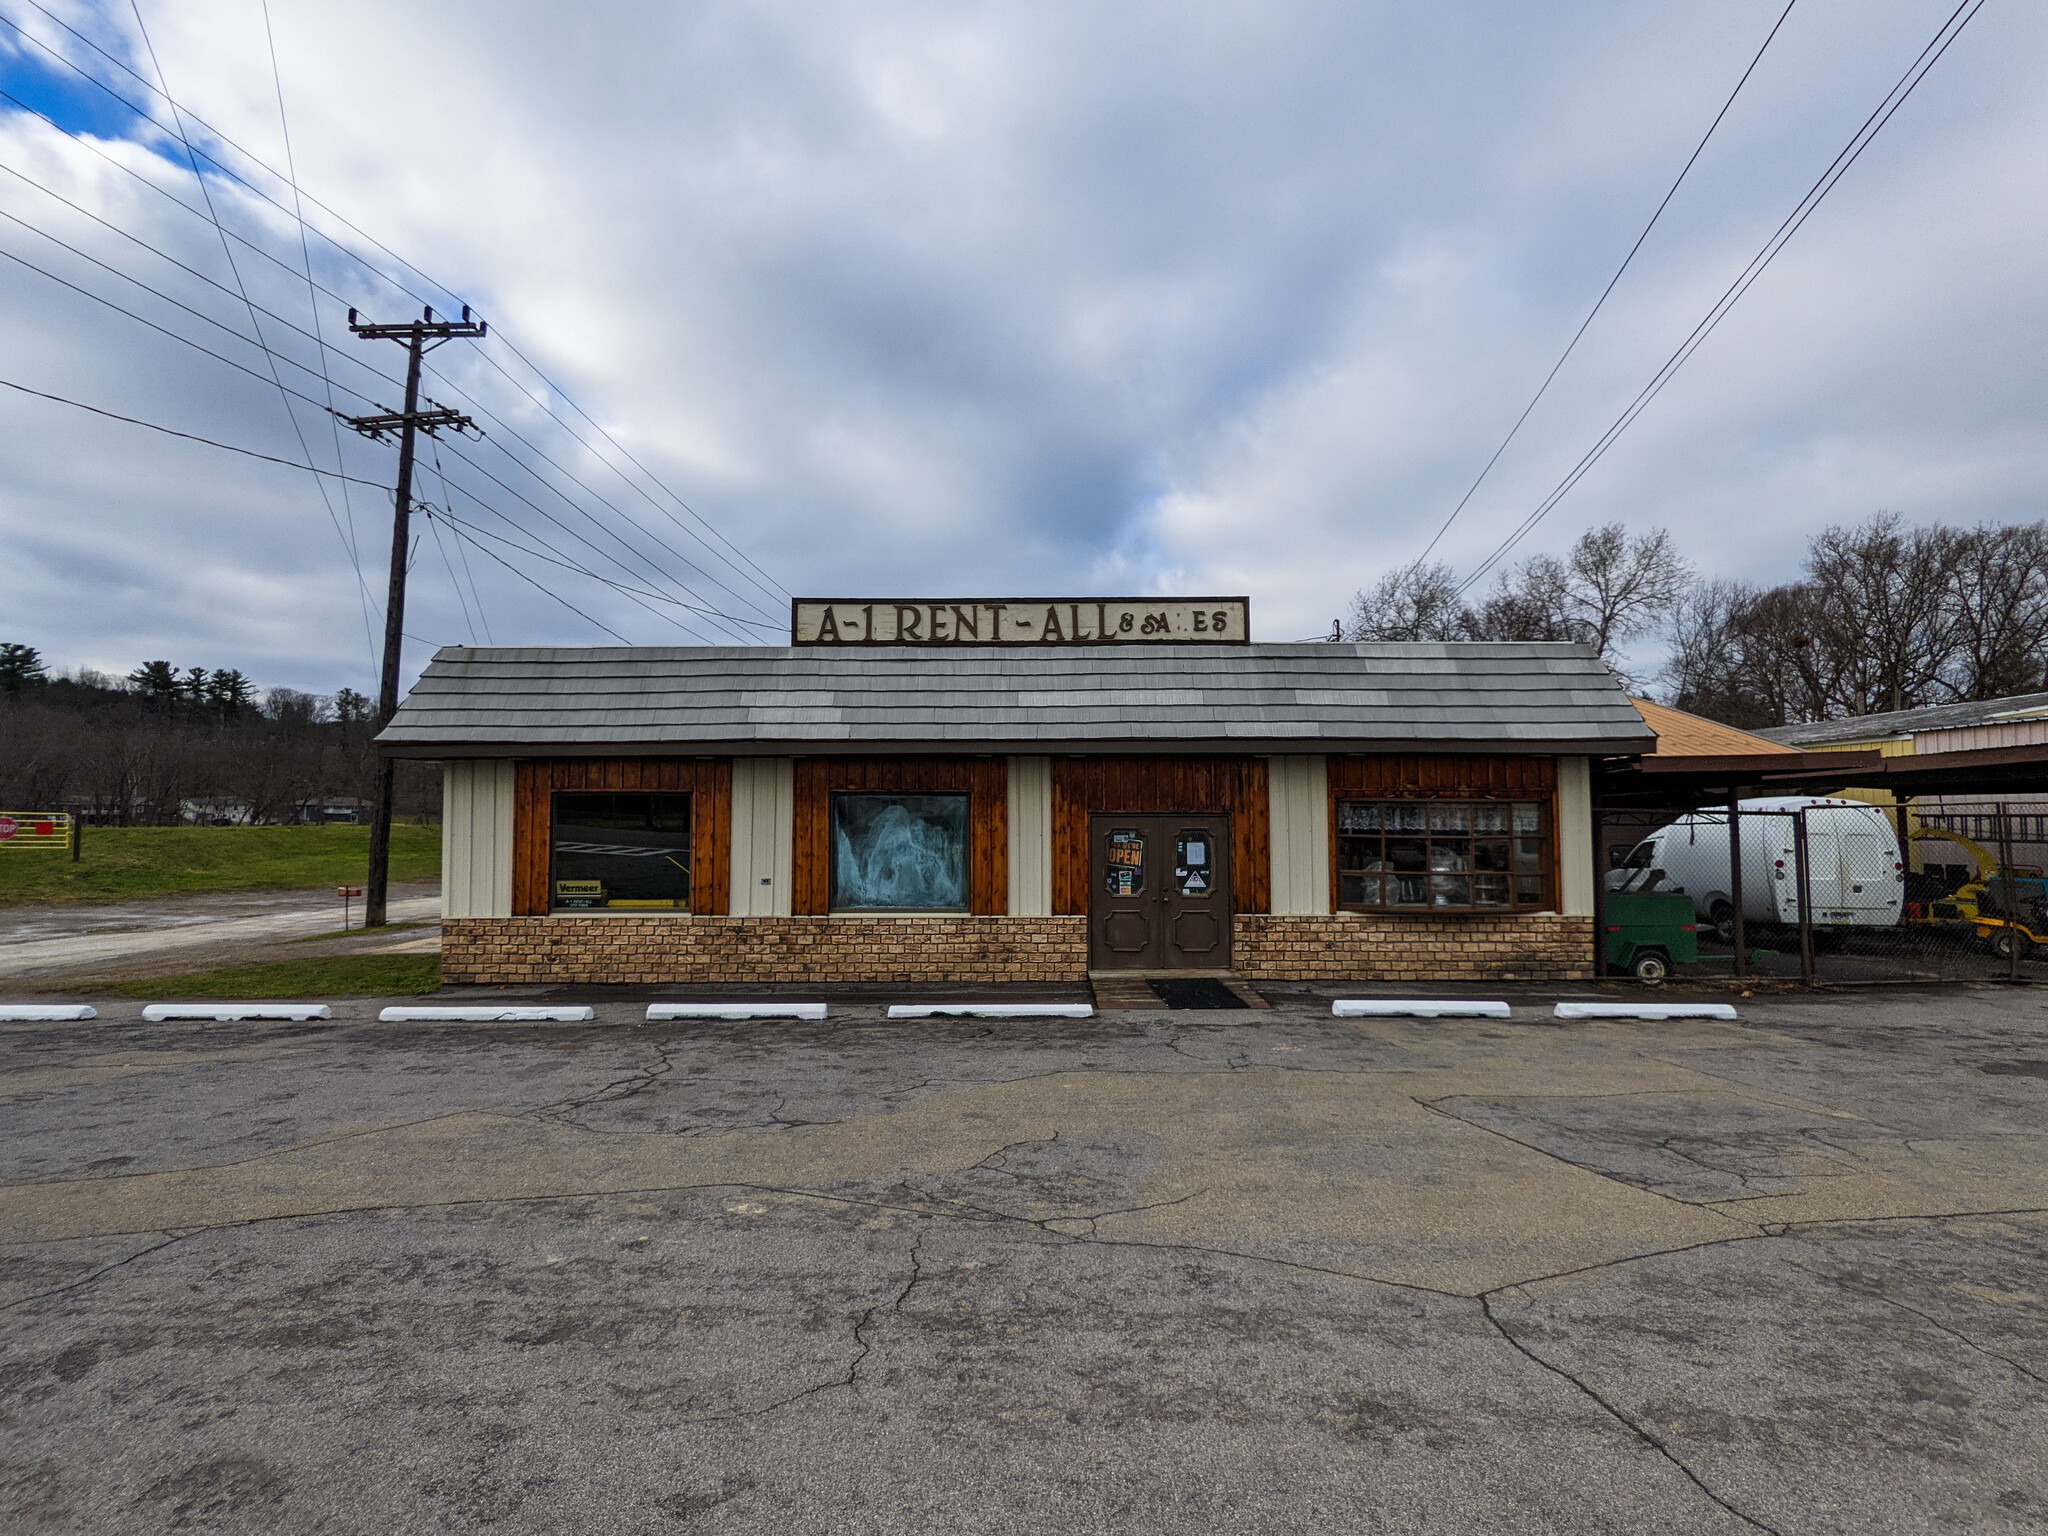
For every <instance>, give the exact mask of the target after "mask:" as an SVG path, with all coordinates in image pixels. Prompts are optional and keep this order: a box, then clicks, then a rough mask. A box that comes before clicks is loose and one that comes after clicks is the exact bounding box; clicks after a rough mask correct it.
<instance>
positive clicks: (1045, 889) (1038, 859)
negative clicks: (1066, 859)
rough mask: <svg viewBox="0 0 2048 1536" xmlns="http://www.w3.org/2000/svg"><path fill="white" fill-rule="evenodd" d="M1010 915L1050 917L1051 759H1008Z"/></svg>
mask: <svg viewBox="0 0 2048 1536" xmlns="http://www.w3.org/2000/svg"><path fill="white" fill-rule="evenodd" d="M1010 916H1012V917H1051V916H1052V759H1051V758H1049V757H1013V758H1011V759H1010Z"/></svg>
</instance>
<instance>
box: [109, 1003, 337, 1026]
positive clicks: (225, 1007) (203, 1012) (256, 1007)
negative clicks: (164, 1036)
mask: <svg viewBox="0 0 2048 1536" xmlns="http://www.w3.org/2000/svg"><path fill="white" fill-rule="evenodd" d="M142 1016H143V1018H144V1019H146V1020H148V1021H149V1022H150V1023H152V1024H161V1023H163V1022H164V1021H165V1020H167V1019H211V1020H212V1021H213V1022H214V1023H216V1024H230V1023H233V1022H235V1021H236V1020H238V1019H286V1020H289V1021H291V1022H292V1023H294V1024H302V1023H304V1022H305V1021H306V1020H308V1019H326V1018H332V1017H333V1010H331V1009H330V1008H329V1007H328V1006H327V1005H326V1004H325V1003H151V1004H150V1005H149V1006H148V1007H147V1008H145V1009H143V1010H142Z"/></svg>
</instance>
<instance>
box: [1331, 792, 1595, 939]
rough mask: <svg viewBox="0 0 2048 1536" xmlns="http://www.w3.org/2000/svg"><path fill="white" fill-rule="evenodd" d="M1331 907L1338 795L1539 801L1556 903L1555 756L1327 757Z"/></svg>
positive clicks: (1334, 902)
mask: <svg viewBox="0 0 2048 1536" xmlns="http://www.w3.org/2000/svg"><path fill="white" fill-rule="evenodd" d="M1329 780H1330V909H1331V910H1332V911H1335V910H1337V908H1338V907H1339V905H1340V902H1339V901H1338V890H1337V857H1336V854H1337V802H1338V801H1339V800H1379V799H1386V800H1540V801H1542V802H1543V804H1544V805H1545V807H1546V808H1547V809H1546V813H1545V821H1546V823H1547V825H1546V827H1545V835H1546V836H1547V837H1549V839H1550V866H1551V867H1550V870H1549V873H1548V876H1547V880H1548V885H1549V890H1548V892H1547V900H1546V903H1545V904H1546V905H1548V906H1555V905H1556V902H1557V893H1558V891H1559V889H1560V888H1561V885H1562V882H1563V871H1562V870H1561V869H1560V868H1559V860H1560V857H1561V855H1560V851H1559V848H1558V836H1557V832H1558V822H1557V759H1556V758H1553V757H1482V756H1477V755H1474V756H1463V755H1460V756H1448V755H1447V756H1416V757H1337V756H1332V757H1331V758H1330V760H1329Z"/></svg>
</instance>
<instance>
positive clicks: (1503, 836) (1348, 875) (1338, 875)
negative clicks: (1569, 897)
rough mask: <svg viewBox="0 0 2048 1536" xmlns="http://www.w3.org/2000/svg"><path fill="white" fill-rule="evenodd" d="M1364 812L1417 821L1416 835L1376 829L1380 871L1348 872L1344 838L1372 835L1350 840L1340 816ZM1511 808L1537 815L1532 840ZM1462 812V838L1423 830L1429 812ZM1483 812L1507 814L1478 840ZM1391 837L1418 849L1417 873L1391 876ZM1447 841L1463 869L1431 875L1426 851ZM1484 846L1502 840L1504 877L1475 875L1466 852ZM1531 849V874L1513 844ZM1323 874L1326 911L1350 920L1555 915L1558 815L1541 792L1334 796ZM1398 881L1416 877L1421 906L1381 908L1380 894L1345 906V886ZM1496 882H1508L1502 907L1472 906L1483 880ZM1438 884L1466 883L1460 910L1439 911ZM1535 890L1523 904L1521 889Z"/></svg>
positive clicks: (1501, 872) (1456, 833) (1448, 831)
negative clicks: (1528, 885)
mask: <svg viewBox="0 0 2048 1536" xmlns="http://www.w3.org/2000/svg"><path fill="white" fill-rule="evenodd" d="M1362 805H1371V806H1379V807H1383V808H1387V807H1395V806H1398V807H1401V808H1402V809H1403V811H1405V812H1408V813H1409V814H1411V815H1412V814H1415V813H1419V817H1420V820H1421V823H1422V825H1421V827H1420V828H1417V829H1413V830H1412V831H1411V830H1409V829H1400V831H1399V833H1396V832H1393V831H1390V830H1388V829H1386V828H1384V827H1383V828H1382V830H1381V831H1380V833H1379V834H1378V835H1379V836H1380V837H1381V838H1382V840H1383V841H1382V850H1383V851H1382V859H1381V868H1380V869H1378V870H1372V869H1365V868H1353V867H1351V866H1349V865H1347V864H1346V862H1345V857H1344V844H1345V840H1346V839H1347V838H1351V837H1359V836H1372V835H1373V834H1372V833H1369V832H1367V833H1361V832H1349V833H1347V832H1346V831H1345V830H1344V812H1345V808H1346V807H1347V806H1362ZM1517 806H1533V807H1534V808H1535V811H1536V827H1537V830H1536V831H1535V832H1534V833H1533V834H1531V833H1526V832H1517V831H1516V830H1515V810H1514V808H1515V807H1517ZM1439 807H1461V808H1463V810H1464V812H1465V820H1466V829H1465V830H1464V831H1462V832H1460V831H1455V830H1452V829H1449V828H1443V829H1437V828H1433V827H1432V826H1431V825H1430V822H1431V811H1432V808H1439ZM1482 807H1484V808H1488V809H1492V808H1504V809H1506V811H1507V818H1508V826H1507V829H1506V830H1505V831H1504V832H1494V833H1481V832H1479V831H1477V830H1476V828H1475V826H1474V822H1475V820H1476V817H1475V815H1474V813H1475V812H1477V811H1478V810H1479V809H1481V808H1482ZM1393 835H1403V836H1405V837H1407V838H1409V839H1412V840H1419V841H1421V842H1422V844H1423V845H1424V846H1423V855H1422V866H1421V868H1419V869H1404V870H1400V871H1398V872H1397V871H1395V870H1394V869H1392V867H1391V865H1392V857H1391V854H1390V853H1388V852H1387V851H1386V850H1385V842H1384V840H1385V839H1387V838H1388V837H1390V836H1393ZM1438 835H1440V836H1441V837H1443V838H1444V839H1445V840H1446V841H1448V840H1451V839H1461V840H1462V843H1463V846H1464V849H1465V851H1466V853H1467V855H1468V856H1467V858H1466V860H1465V867H1464V868H1463V869H1438V868H1436V867H1435V865H1434V860H1433V859H1432V858H1431V856H1430V851H1429V850H1430V846H1431V844H1432V842H1433V841H1434V838H1435V837H1436V836H1438ZM1482 837H1483V838H1486V839H1487V840H1489V841H1493V840H1505V841H1506V843H1507V844H1508V849H1507V867H1506V868H1505V869H1503V870H1481V869H1478V868H1476V867H1475V865H1476V863H1477V859H1476V857H1474V856H1472V845H1473V844H1474V843H1475V842H1476V841H1478V840H1480V839H1481V838H1482ZM1532 837H1533V839H1534V841H1535V842H1536V845H1537V846H1536V851H1535V867H1534V868H1533V869H1532V868H1528V867H1526V866H1523V865H1522V864H1521V861H1520V860H1519V859H1518V857H1517V854H1518V851H1519V850H1518V848H1517V846H1516V845H1517V843H1518V842H1520V841H1521V840H1523V839H1527V838H1532ZM1330 870H1331V892H1330V894H1331V909H1332V910H1333V911H1336V912H1355V913H1362V914H1369V915H1372V916H1416V917H1435V916H1446V915H1449V916H1461V917H1463V916H1473V917H1526V916H1529V915H1531V914H1533V913H1538V912H1554V911H1556V910H1558V907H1557V880H1558V870H1557V808H1556V805H1555V803H1554V797H1553V796H1551V795H1547V794H1543V793H1541V792H1538V793H1535V794H1528V793H1524V794H1493V795H1487V794H1478V795H1472V794H1464V795H1388V794H1377V795H1375V794H1370V793H1357V792H1349V793H1345V792H1339V793H1333V794H1332V795H1331V797H1330ZM1396 873H1400V874H1403V875H1408V876H1410V877H1418V878H1420V879H1422V880H1423V881H1424V882H1425V889H1426V892H1427V899H1425V900H1424V901H1421V902H1407V903H1395V902H1391V901H1389V900H1386V899H1385V897H1386V895H1387V894H1388V892H1387V890H1386V889H1385V887H1383V888H1382V892H1381V898H1382V899H1380V900H1379V901H1376V902H1367V901H1363V900H1354V901H1346V900H1345V899H1344V890H1345V883H1346V881H1347V879H1369V878H1378V879H1381V880H1384V881H1385V882H1386V885H1387V886H1391V884H1392V879H1391V877H1392V876H1393V875H1394V874H1396ZM1496 874H1497V875H1499V876H1501V877H1502V878H1504V879H1505V880H1506V882H1507V887H1506V891H1507V900H1506V901H1504V902H1502V903H1500V904H1499V905H1493V904H1481V903H1480V901H1479V899H1478V898H1479V878H1480V877H1481V876H1482V875H1487V876H1491V875H1496ZM1439 879H1463V880H1465V881H1466V882H1467V886H1466V900H1465V901H1464V902H1463V903H1461V904H1455V905H1454V904H1450V903H1439V902H1438V901H1437V899H1436V895H1437V892H1436V890H1435V889H1433V888H1432V887H1434V886H1435V885H1436V884H1437V882H1438V880H1439ZM1532 879H1533V880H1534V881H1535V882H1536V889H1535V899H1534V900H1533V901H1523V900H1518V899H1517V898H1518V897H1519V896H1520V895H1521V893H1522V889H1523V882H1525V881H1528V880H1532Z"/></svg>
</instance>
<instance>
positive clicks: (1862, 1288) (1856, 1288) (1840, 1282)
mask: <svg viewBox="0 0 2048 1536" xmlns="http://www.w3.org/2000/svg"><path fill="white" fill-rule="evenodd" d="M1778 1262H1779V1263H1781V1264H1784V1265H1787V1266H1789V1267H1790V1268H1793V1269H1796V1270H1798V1271H1799V1272H1800V1273H1801V1274H1806V1275H1811V1276H1813V1278H1814V1279H1816V1280H1824V1281H1826V1282H1827V1283H1828V1284H1829V1285H1832V1286H1835V1287H1836V1288H1837V1289H1839V1290H1844V1291H1847V1292H1848V1293H1849V1294H1850V1295H1851V1296H1862V1297H1864V1298H1866V1299H1867V1300H1870V1301H1881V1302H1883V1303H1884V1304H1885V1305H1886V1306H1888V1307H1897V1308H1898V1309H1899V1310H1900V1311H1901V1312H1910V1313H1912V1314H1913V1316H1915V1317H1917V1318H1919V1319H1920V1320H1921V1321H1922V1322H1924V1323H1926V1324H1927V1325H1928V1326H1929V1327H1930V1328H1933V1329H1935V1330H1936V1331H1937V1332H1940V1333H1945V1334H1947V1335H1948V1336H1949V1337H1950V1338H1952V1339H1954V1340H1956V1341H1957V1342H1958V1343H1961V1344H1964V1345H1967V1346H1968V1347H1969V1348H1971V1349H1974V1350H1975V1351H1976V1352H1977V1353H1978V1354H1980V1355H1983V1356H1985V1357H1986V1358H1987V1359H1991V1360H1996V1361H1998V1362H1999V1363H2000V1364H2001V1365H2009V1366H2011V1367H2012V1368H2013V1369H2014V1370H2016V1371H2018V1372H2019V1373H2020V1374H2021V1375H2022V1376H2024V1377H2026V1378H2027V1379H2028V1380H2029V1381H2036V1382H2039V1383H2040V1384H2041V1385H2042V1386H2048V1376H2043V1375H2042V1374H2041V1373H2040V1372H2039V1371H2036V1370H2033V1369H2031V1368H2030V1367H2028V1366H2024V1365H2022V1364H2020V1362H2019V1361H2017V1360H2015V1359H2013V1358H2012V1356H2010V1355H2007V1354H2002V1353H2000V1352H1999V1351H1998V1350H1995V1349H1992V1348H1990V1347H1989V1346H1988V1345H1984V1344H1979V1343H1978V1342H1977V1341H1976V1340H1975V1339H1973V1338H1971V1337H1970V1336H1969V1335H1968V1334H1967V1333H1964V1332H1963V1331H1962V1329H1960V1328H1956V1327H1953V1326H1952V1325H1950V1324H1948V1323H1944V1322H1943V1321H1942V1320H1941V1319H1940V1318H1938V1317H1936V1316H1935V1315H1934V1314H1933V1313H1931V1312H1926V1311H1923V1310H1922V1309H1920V1308H1919V1307H1916V1306H1914V1305H1913V1304H1912V1303H1911V1302H1908V1301H1901V1300H1899V1298H1898V1297H1896V1296H1888V1295H1886V1294H1885V1293H1884V1292H1883V1291H1880V1290H1877V1289H1875V1288H1874V1287H1872V1286H1868V1285H1853V1284H1851V1283H1850V1282H1849V1281H1847V1280H1844V1279H1842V1278H1841V1277H1840V1276H1838V1275H1830V1274H1826V1273H1823V1272H1822V1271H1820V1270H1817V1269H1812V1268H1809V1267H1808V1266H1807V1265H1804V1264H1801V1263H1800V1262H1799V1261H1798V1260H1797V1259H1788V1258H1785V1257H1783V1256H1782V1255H1780V1256H1779V1259H1778Z"/></svg>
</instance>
